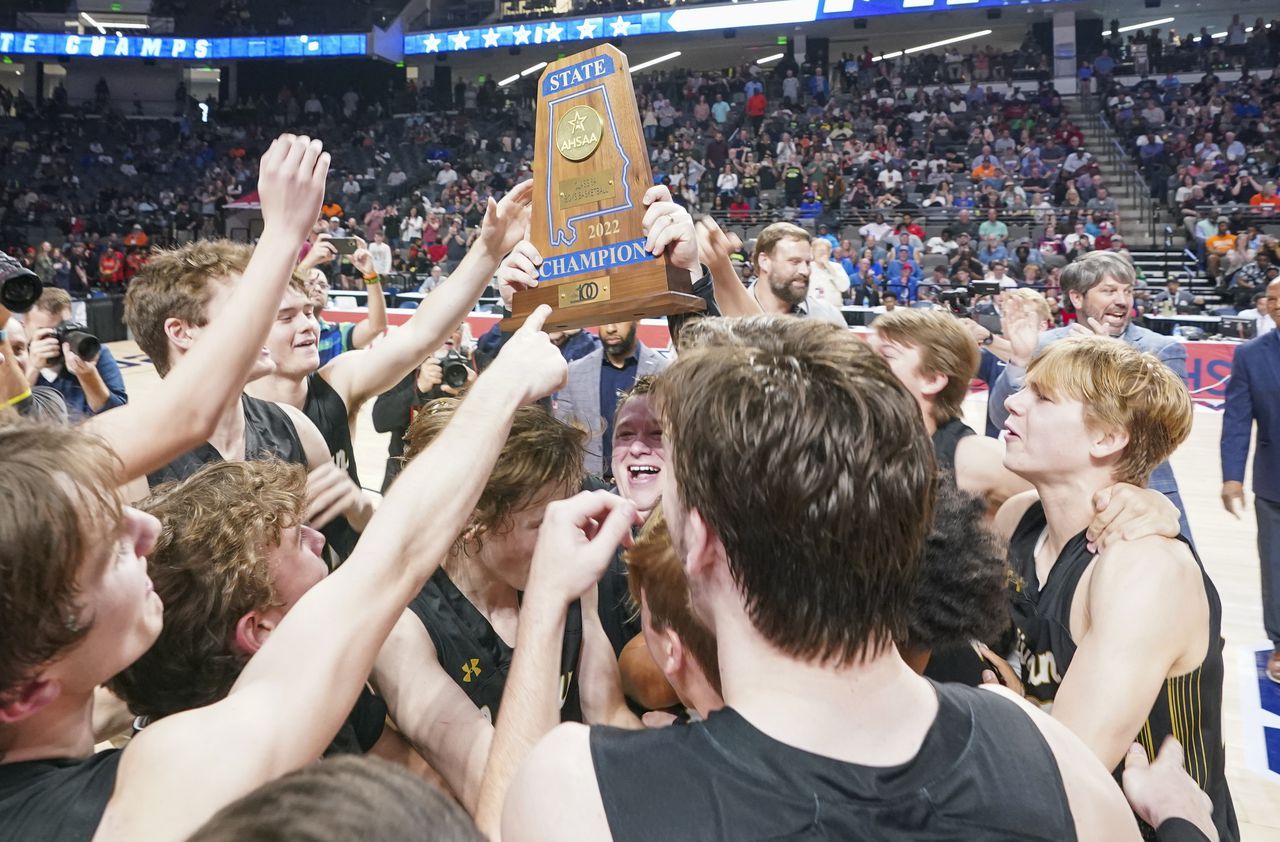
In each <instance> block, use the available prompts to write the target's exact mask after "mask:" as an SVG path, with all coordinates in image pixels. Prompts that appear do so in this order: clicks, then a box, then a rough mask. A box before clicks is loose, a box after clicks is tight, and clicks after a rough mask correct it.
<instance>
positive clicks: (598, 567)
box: [504, 349, 640, 605]
mask: <svg viewBox="0 0 1280 842" xmlns="http://www.w3.org/2000/svg"><path fill="white" fill-rule="evenodd" d="M504 350H505V349H504ZM639 521H640V515H639V513H638V512H637V511H636V507H635V505H634V504H633V503H631V502H630V501H628V500H624V499H622V498H621V497H619V496H617V495H616V494H610V493H609V492H607V491H584V492H582V493H581V494H577V495H575V496H573V497H570V498H569V499H567V500H560V501H558V502H555V503H552V504H550V505H549V506H547V511H546V514H545V515H544V517H543V519H542V527H541V528H540V529H539V530H538V542H537V544H536V545H535V546H534V549H533V561H532V563H531V566H530V569H529V588H528V590H529V593H530V594H535V593H536V594H540V595H542V596H544V597H546V598H554V599H557V600H561V601H563V602H564V604H566V605H567V604H569V603H570V602H572V601H573V600H575V599H577V598H578V597H580V596H582V595H583V594H584V593H586V592H587V591H588V590H589V589H590V588H593V587H594V586H595V584H596V583H597V582H598V581H600V577H601V576H603V575H604V571H605V568H607V567H608V566H609V562H610V561H611V560H612V559H613V554H614V552H615V551H616V550H617V549H618V545H619V544H622V543H624V542H626V543H629V542H630V539H631V527H632V526H635V525H637V524H638V523H639Z"/></svg>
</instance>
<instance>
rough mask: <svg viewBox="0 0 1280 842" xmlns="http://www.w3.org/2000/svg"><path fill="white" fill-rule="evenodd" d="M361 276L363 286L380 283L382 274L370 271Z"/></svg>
mask: <svg viewBox="0 0 1280 842" xmlns="http://www.w3.org/2000/svg"><path fill="white" fill-rule="evenodd" d="M363 277H364V285H365V286H373V285H374V284H380V283H382V276H381V275H379V274H378V273H377V272H370V273H369V274H368V275H364V276H363Z"/></svg>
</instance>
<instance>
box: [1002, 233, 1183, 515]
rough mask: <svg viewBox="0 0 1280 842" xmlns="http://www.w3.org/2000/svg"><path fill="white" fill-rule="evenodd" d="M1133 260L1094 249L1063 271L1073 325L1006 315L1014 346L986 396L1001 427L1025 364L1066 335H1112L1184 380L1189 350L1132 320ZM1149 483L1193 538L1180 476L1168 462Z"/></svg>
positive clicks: (1063, 280) (1031, 316)
mask: <svg viewBox="0 0 1280 842" xmlns="http://www.w3.org/2000/svg"><path fill="white" fill-rule="evenodd" d="M1135 279H1136V278H1135V274H1134V271H1133V264H1132V263H1130V262H1129V259H1128V258H1126V257H1125V256H1124V255H1121V254H1118V253H1116V252H1111V251H1095V252H1090V253H1089V254H1086V255H1085V256H1084V257H1082V258H1080V259H1079V260H1076V261H1074V262H1073V263H1071V264H1069V265H1068V266H1067V267H1066V268H1065V269H1063V270H1062V289H1063V291H1064V292H1065V293H1066V294H1067V296H1068V298H1069V300H1070V301H1071V305H1072V307H1074V308H1075V311H1076V314H1077V322H1076V324H1075V325H1073V326H1071V327H1059V328H1054V329H1053V330H1046V331H1044V332H1043V333H1040V332H1039V331H1040V321H1039V319H1038V318H1037V317H1036V316H1035V314H1034V313H1030V314H1027V318H1024V319H1010V318H1006V319H1005V320H1004V322H1005V324H1004V333H1005V336H1006V338H1008V340H1009V343H1010V345H1011V346H1012V350H1013V353H1012V355H1011V356H1010V358H1009V365H1008V366H1007V367H1006V368H1005V370H1004V372H1003V373H1001V375H1000V376H999V377H998V378H997V379H996V382H995V383H993V384H991V394H990V396H989V397H988V400H987V415H988V417H989V418H990V420H991V423H993V424H994V425H995V426H996V427H998V428H1002V427H1003V426H1004V421H1005V418H1007V417H1008V415H1009V412H1008V410H1006V409H1005V408H1004V402H1005V399H1006V398H1008V397H1009V395H1011V394H1013V393H1014V392H1016V391H1017V390H1019V389H1021V388H1022V381H1023V378H1024V377H1026V373H1027V372H1026V365H1027V363H1028V362H1029V361H1030V359H1031V358H1032V357H1033V356H1035V355H1036V354H1038V353H1040V351H1041V350H1043V348H1044V347H1045V346H1046V345H1048V344H1049V343H1050V342H1055V341H1057V340H1059V339H1062V338H1064V337H1066V336H1071V335H1073V334H1079V333H1080V332H1081V331H1083V332H1084V333H1085V334H1089V335H1092V334H1095V333H1097V334H1101V335H1103V336H1112V337H1114V338H1116V339H1119V340H1120V341H1122V342H1125V343H1127V344H1128V345H1130V346H1132V347H1134V348H1137V349H1138V350H1139V351H1142V352H1144V353H1148V354H1154V355H1155V356H1156V357H1158V358H1159V359H1160V362H1162V363H1164V364H1165V365H1167V366H1168V367H1169V368H1170V369H1172V370H1173V372H1174V373H1175V374H1177V375H1178V376H1179V377H1181V378H1182V380H1183V381H1184V382H1185V381H1186V379H1187V349H1186V348H1184V347H1183V346H1182V343H1180V342H1178V341H1177V340H1176V339H1174V338H1173V337H1171V336H1164V335H1162V334H1159V333H1156V332H1155V331H1152V330H1147V329H1146V328H1144V327H1138V326H1137V325H1135V324H1133V323H1132V322H1131V321H1130V320H1129V317H1130V314H1131V313H1132V312H1133V285H1134V281H1135ZM1147 484H1148V486H1149V487H1150V488H1152V489H1153V490H1155V491H1159V492H1161V493H1162V494H1164V495H1165V496H1166V497H1168V498H1169V501H1170V502H1172V503H1173V504H1174V505H1175V506H1177V507H1178V511H1179V512H1181V513H1182V534H1183V535H1186V536H1187V537H1188V538H1190V537H1191V527H1190V526H1189V525H1188V524H1187V510H1186V507H1185V506H1184V505H1183V503H1182V495H1181V494H1179V492H1178V481H1177V480H1176V479H1174V476H1173V468H1172V466H1170V465H1169V463H1168V462H1164V463H1162V464H1160V465H1158V466H1157V467H1156V469H1155V470H1154V471H1153V472H1152V473H1151V479H1150V480H1149V481H1148V483H1147Z"/></svg>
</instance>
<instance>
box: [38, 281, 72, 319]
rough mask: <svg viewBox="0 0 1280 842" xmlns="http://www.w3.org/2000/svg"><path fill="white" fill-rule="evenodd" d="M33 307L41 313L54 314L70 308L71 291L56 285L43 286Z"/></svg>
mask: <svg viewBox="0 0 1280 842" xmlns="http://www.w3.org/2000/svg"><path fill="white" fill-rule="evenodd" d="M35 308H36V309H37V310H39V311H40V312H41V313H48V314H49V315H50V316H56V315H58V314H59V313H61V312H63V311H64V310H68V309H70V308H71V293H69V292H67V291H66V290H65V289H60V288H58V287H45V288H44V292H41V293H40V297H39V298H37V299H36V303H35Z"/></svg>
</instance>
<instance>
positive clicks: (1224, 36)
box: [1213, 32, 1227, 38]
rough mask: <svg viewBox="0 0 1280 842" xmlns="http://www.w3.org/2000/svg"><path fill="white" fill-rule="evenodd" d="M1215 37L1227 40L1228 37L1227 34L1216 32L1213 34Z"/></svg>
mask: <svg viewBox="0 0 1280 842" xmlns="http://www.w3.org/2000/svg"><path fill="white" fill-rule="evenodd" d="M1213 37H1214V38H1226V37H1227V33H1225V32H1215V33H1213Z"/></svg>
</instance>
